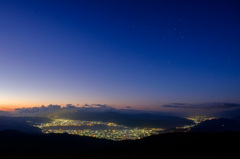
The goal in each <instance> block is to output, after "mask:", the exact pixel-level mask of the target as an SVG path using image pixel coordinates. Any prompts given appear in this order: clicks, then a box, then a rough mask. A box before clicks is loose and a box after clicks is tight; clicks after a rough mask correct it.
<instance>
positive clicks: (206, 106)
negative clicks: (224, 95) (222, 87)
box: [162, 103, 240, 109]
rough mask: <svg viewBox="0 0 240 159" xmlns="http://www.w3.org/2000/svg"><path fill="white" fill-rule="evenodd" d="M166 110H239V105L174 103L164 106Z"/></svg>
mask: <svg viewBox="0 0 240 159" xmlns="http://www.w3.org/2000/svg"><path fill="white" fill-rule="evenodd" d="M162 107H166V108H182V109H220V108H221V109H229V108H239V107H240V104H239V103H204V104H188V103H172V104H167V105H163V106H162Z"/></svg>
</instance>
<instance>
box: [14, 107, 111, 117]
mask: <svg viewBox="0 0 240 159" xmlns="http://www.w3.org/2000/svg"><path fill="white" fill-rule="evenodd" d="M113 106H114V105H107V104H91V105H89V104H85V105H83V106H79V105H76V106H75V105H72V104H66V105H65V106H61V105H52V104H50V105H48V106H44V105H42V106H41V107H30V108H17V109H15V112H16V113H18V114H20V115H44V114H45V115H46V114H48V115H49V114H55V115H56V114H60V113H66V112H71V111H83V110H84V111H110V110H116V109H115V108H113Z"/></svg>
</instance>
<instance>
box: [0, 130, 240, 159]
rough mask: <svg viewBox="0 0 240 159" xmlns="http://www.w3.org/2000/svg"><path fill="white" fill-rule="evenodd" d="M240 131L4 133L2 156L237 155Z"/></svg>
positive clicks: (197, 158) (190, 158)
mask: <svg viewBox="0 0 240 159" xmlns="http://www.w3.org/2000/svg"><path fill="white" fill-rule="evenodd" d="M239 135H240V133H237V132H227V133H226V132H225V133H171V134H161V135H156V136H150V137H146V138H143V139H141V140H135V141H120V142H116V141H109V140H104V139H96V138H90V137H80V136H74V135H67V134H48V135H46V134H45V135H26V134H22V133H20V134H14V133H13V134H12V133H10V134H9V133H8V134H6V133H0V140H1V147H0V148H1V149H0V151H1V154H0V156H1V158H16V159H17V158H18V159H23V158H24V159H30V158H31V159H32V158H35V159H40V158H41V159H42V158H45V159H59V158H88V159H89V158H90V159H96V158H99V159H101V158H104V159H108V158H109V159H110V158H111V159H112V158H116V159H123V158H161V159H169V158H177V159H193V158H194V159H202V158H209V159H212V158H217V159H218V158H228V159H232V158H236V156H238V146H236V144H238V143H239V141H240V138H239Z"/></svg>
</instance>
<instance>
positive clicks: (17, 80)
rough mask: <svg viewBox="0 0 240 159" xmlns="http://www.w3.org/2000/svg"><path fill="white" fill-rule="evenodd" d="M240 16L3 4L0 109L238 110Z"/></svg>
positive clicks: (203, 9) (235, 5)
mask: <svg viewBox="0 0 240 159" xmlns="http://www.w3.org/2000/svg"><path fill="white" fill-rule="evenodd" d="M239 8H240V2H239V0H161V1H160V0H156V1H153V0H150V1H149V0H146V1H142V0H109V1H107V0H103V1H99V0H95V1H93V0H82V1H78V0H61V1H59V0H55V1H54V0H34V1H33V0H29V1H26V0H21V1H20V0H1V1H0V109H2V110H7V109H12V108H15V107H23V106H26V107H29V106H41V105H42V104H63V105H64V104H70V103H71V104H75V105H76V104H79V105H83V104H97V103H99V104H108V105H115V106H114V107H116V108H124V107H126V106H128V107H131V108H133V109H145V110H163V109H170V108H166V107H162V106H163V105H166V104H170V103H191V104H197V103H240V96H239V95H240V10H239ZM180 105H181V104H180Z"/></svg>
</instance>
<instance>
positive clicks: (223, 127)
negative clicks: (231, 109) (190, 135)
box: [190, 118, 240, 132]
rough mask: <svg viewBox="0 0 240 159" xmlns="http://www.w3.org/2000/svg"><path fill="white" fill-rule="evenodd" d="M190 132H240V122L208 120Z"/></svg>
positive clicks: (224, 119)
mask: <svg viewBox="0 0 240 159" xmlns="http://www.w3.org/2000/svg"><path fill="white" fill-rule="evenodd" d="M190 131H191V132H223V131H240V121H237V120H234V119H227V118H220V119H214V120H207V121H204V122H202V123H200V124H198V125H197V126H195V127H193V128H192V129H191V130H190Z"/></svg>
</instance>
